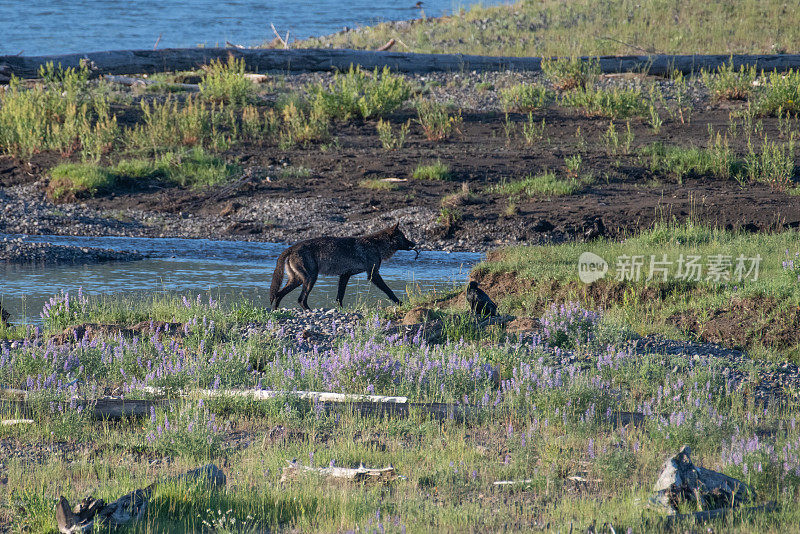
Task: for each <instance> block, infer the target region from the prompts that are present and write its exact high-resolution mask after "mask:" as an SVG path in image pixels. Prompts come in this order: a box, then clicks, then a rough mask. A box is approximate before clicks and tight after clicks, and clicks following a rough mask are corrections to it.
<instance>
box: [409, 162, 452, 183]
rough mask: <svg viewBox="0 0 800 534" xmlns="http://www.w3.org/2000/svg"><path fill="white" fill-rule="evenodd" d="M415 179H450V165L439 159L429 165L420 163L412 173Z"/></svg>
mask: <svg viewBox="0 0 800 534" xmlns="http://www.w3.org/2000/svg"><path fill="white" fill-rule="evenodd" d="M411 177H412V178H414V179H415V180H449V179H450V167H448V166H447V165H445V164H444V163H442V162H441V161H437V162H435V163H429V164H427V165H419V166H417V168H416V169H414V172H413V174H412V175H411Z"/></svg>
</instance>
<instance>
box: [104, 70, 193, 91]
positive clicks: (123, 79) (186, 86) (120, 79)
mask: <svg viewBox="0 0 800 534" xmlns="http://www.w3.org/2000/svg"><path fill="white" fill-rule="evenodd" d="M103 79H104V80H106V81H108V82H111V83H118V84H120V85H127V86H128V87H136V86H140V87H147V86H151V87H152V86H158V85H163V86H165V87H176V88H180V89H183V90H185V91H199V90H200V86H199V85H197V84H196V83H169V82H160V81H157V80H147V79H145V78H134V77H132V76H115V75H113V74H106V75H105V76H103Z"/></svg>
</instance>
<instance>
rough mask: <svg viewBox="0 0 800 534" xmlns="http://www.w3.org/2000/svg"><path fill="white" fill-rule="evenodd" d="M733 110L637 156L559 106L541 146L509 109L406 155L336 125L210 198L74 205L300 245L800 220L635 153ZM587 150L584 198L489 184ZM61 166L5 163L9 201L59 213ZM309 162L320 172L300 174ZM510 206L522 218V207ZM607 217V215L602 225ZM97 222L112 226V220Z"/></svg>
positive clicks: (196, 233)
mask: <svg viewBox="0 0 800 534" xmlns="http://www.w3.org/2000/svg"><path fill="white" fill-rule="evenodd" d="M729 107H730V106H714V109H706V110H704V111H701V112H696V113H695V114H694V116H693V117H692V120H691V123H689V124H680V123H679V122H677V121H675V122H667V123H666V124H665V125H664V126H663V127H662V131H661V132H660V134H658V135H656V134H654V133H653V131H652V129H651V128H650V127H649V126H648V125H647V124H646V123H645V122H644V121H642V120H641V119H633V120H631V122H630V125H631V130H632V132H633V135H634V142H633V150H632V151H631V152H632V153H631V154H628V155H625V154H619V155H614V154H610V153H608V152H607V149H606V146H605V143H604V142H603V140H602V136H603V134H604V133H605V132H606V130H607V129H608V125H609V121H608V120H607V119H599V118H587V117H584V116H582V115H581V114H580V113H579V112H578V111H575V110H571V109H564V108H558V107H556V108H551V109H548V110H546V111H544V112H542V113H540V114H537V115H536V116H535V119H536V120H537V121H541V119H542V118H543V119H545V121H546V124H547V126H546V129H545V139H544V140H541V141H536V142H534V143H533V144H532V145H527V144H525V142H524V141H523V139H522V138H521V135H520V134H519V131H520V129H521V126H522V123H523V122H524V121H525V120H526V119H527V117H524V116H522V115H513V116H511V119H512V121H514V123H515V127H516V128H517V133H516V134H515V135H514V136H512V138H511V139H510V140H509V139H507V138H506V136H505V134H504V117H503V115H502V114H501V113H498V112H496V111H484V112H466V111H465V112H464V114H463V118H464V123H463V125H462V126H461V128H460V130H461V135H457V136H455V137H454V138H453V139H450V140H446V141H443V142H431V141H427V140H425V138H424V137H423V135H422V132H421V129H420V127H419V125H417V124H415V123H413V122H412V126H411V132H410V134H409V136H408V140H407V142H406V145H405V147H403V148H402V149H400V150H396V151H386V150H384V149H383V148H382V147H381V146H380V142H379V140H378V137H377V134H376V132H375V125H374V123H372V122H359V121H356V122H351V123H347V124H338V125H336V126H335V127H334V129H333V132H334V135H335V136H336V142H335V143H334V144H333V145H331V146H329V147H327V148H326V149H321V148H320V147H319V146H310V147H307V148H295V149H290V150H281V149H279V148H277V147H275V146H270V145H260V144H243V145H238V146H236V147H235V148H233V149H231V150H230V151H228V152H227V153H225V154H224V155H225V157H226V158H227V159H229V160H230V161H236V162H238V163H239V164H240V165H241V166H242V167H243V169H244V174H243V176H242V178H241V179H239V180H237V181H235V182H234V183H232V184H228V185H226V186H221V187H214V188H209V189H205V190H198V189H189V188H180V187H167V188H164V187H154V186H153V185H152V184H145V185H144V186H143V187H141V188H138V189H128V190H119V191H116V192H113V193H110V194H107V195H104V196H101V197H97V198H94V199H87V200H82V202H83V203H85V206H84V205H83V204H77V205H75V204H73V205H72V206H81V207H82V209H83V208H85V209H88V210H90V211H91V213H92V215H91V216H92V217H93V218H94V219H97V216H96V214H98V213H101V214H106V215H105V217H106V218H107V219H108V224H107V225H106V226H107V227H108V231H107V232H106V233H108V234H112V235H119V234H120V233H122V234H124V235H142V236H160V235H167V236H173V235H180V236H183V237H187V236H189V237H216V238H236V239H248V240H264V241H295V240H297V239H300V238H304V237H308V236H311V235H319V234H320V233H332V234H347V233H358V232H360V231H366V230H369V229H372V228H377V227H380V226H382V225H385V224H387V223H388V221H391V220H400V221H401V222H403V224H404V226H407V227H410V228H411V230H410V234H411V235H412V236H414V237H416V238H417V239H420V238H423V242H425V241H427V242H428V243H427V244H428V248H433V247H444V248H456V249H467V250H469V249H472V250H486V249H488V248H492V247H494V246H498V245H503V244H508V243H517V242H527V243H533V244H535V243H541V242H552V241H562V240H569V239H576V238H577V239H582V238H585V237H595V236H597V235H606V236H609V237H614V236H619V235H624V234H626V233H630V232H633V231H635V230H637V229H641V228H647V227H650V226H651V225H652V224H653V222H654V221H659V220H671V219H673V218H674V219H677V220H685V219H687V218H693V219H694V220H696V221H702V222H705V223H708V224H711V225H715V226H720V227H725V228H730V229H740V228H743V229H746V230H748V231H771V230H779V229H782V228H787V227H798V226H800V196H792V195H787V194H786V193H785V192H783V191H778V190H775V189H773V188H771V187H769V186H767V185H764V184H749V185H747V186H746V187H742V186H740V185H739V184H738V183H737V182H735V181H733V180H727V181H724V180H714V179H710V178H707V177H692V176H690V177H688V178H686V179H685V181H684V183H683V184H678V183H676V180H675V179H674V178H673V177H671V176H666V175H656V174H654V173H653V172H651V171H650V170H649V168H648V161H647V160H646V159H645V158H642V157H640V156H638V155H635V149H636V147H639V146H644V145H647V144H650V143H652V142H655V141H661V142H663V143H665V144H680V145H698V146H703V145H705V144H706V142H707V140H708V128H709V125H711V126H713V127H714V128H715V130H717V131H719V130H722V129H724V128H725V127H726V126H727V124H728V122H729V112H730V109H729ZM413 118H414V115H413V113H412V112H410V111H404V112H401V113H398V114H395V115H394V116H392V117H391V121H392V123H393V124H395V127H396V125H398V124H401V123H404V122H405V121H407V120H408V119H413ZM618 124H620V123H618ZM620 129H624V123H622V126H621V128H620ZM764 129H765V131H766V132H767V134H768V135H769V136H770V138H772V139H776V138H778V137H779V133H778V131H777V120H774V119H764ZM578 131H579V132H580V135H581V136H582V138H583V140H584V142H583V144H581V145H579V144H578V143H577V141H576V132H578ZM738 141H739V143H738V144H742V140H741V139H739V140H738ZM734 148H735V149H736V150H737V151H739V152H743V151H744V146H736V143H734ZM574 154H580V155H581V156H582V166H581V175H583V176H585V175H588V174H589V173H591V174H592V175H594V176H595V177H597V180H596V181H595V183H594V184H592V185H589V186H586V187H585V188H584V189H583V190H582V191H579V192H578V193H576V194H574V195H570V196H565V197H556V198H527V197H525V198H522V197H520V198H513V199H509V198H508V197H507V196H504V195H501V194H498V193H493V192H489V190H488V188H490V187H491V186H493V185H497V184H500V183H503V182H504V181H506V180H515V179H519V178H521V177H524V176H526V175H528V174H532V173H533V174H536V173H541V172H544V171H547V170H552V171H555V172H556V173H558V174H559V175H565V173H566V167H565V162H564V159H565V158H566V157H569V156H572V155H574ZM436 160H440V161H442V162H443V163H446V164H447V165H449V166H450V168H451V171H452V180H450V181H421V180H413V179H412V178H411V174H412V172H413V170H414V168H415V167H416V166H417V165H419V164H420V163H427V162H430V161H436ZM59 161H63V160H62V159H61V158H60V157H59V156H58V155H57V154H37V155H35V156H34V157H33V158H32V160H31V161H30V162H23V161H19V160H16V159H13V158H9V157H3V158H0V186H2V189H0V196H2V195H3V193H4V192H5V193H6V194H8V196H9V198H11V196H12V195H16V196H17V198H18V199H19V198H20V195H23V196H25V195H27V196H28V197H31V201H30V202H31V205H33V204H35V203H45V204H48V205H49V207H48V208H47V209H48V210H50V212H54V211H57V210H58V209H59V208H58V206H53V205H52V204H49V201H47V200H45V199H44V193H43V191H44V189H45V188H46V185H47V182H48V177H47V170H48V169H49V168H50V167H51V166H53V165H54V164H55V163H57V162H59ZM300 168H303V169H307V170H308V172H307V173H304V172H301V173H297V172H293V171H296V170H297V169H300ZM306 174H307V175H306ZM386 177H389V178H400V179H404V180H406V181H401V182H395V184H396V185H397V188H396V189H395V190H388V191H384V190H372V189H365V188H364V187H361V186H360V185H359V183H360V182H361V181H362V180H366V179H380V178H386ZM33 183H36V184H37V188H36V191H39V192H40V194H36V193H33V192H32V190H30V189H24V187H25V184H28V185H27V187H28V188H30V184H33ZM462 183H466V184H467V185H468V187H469V190H470V192H471V193H472V194H471V195H469V196H466V197H463V198H461V199H456V200H455V201H453V202H451V205H455V208H456V209H458V210H459V211H460V212H461V213H462V218H461V220H460V221H458V222H456V223H455V224H448V225H443V224H440V223H437V222H436V221H435V219H436V217H437V215H438V213H439V210H440V208H441V206H442V201H443V199H444V197H446V196H448V195H452V194H456V193H458V192H460V191H461V190H462ZM20 184H23V185H20ZM20 187H22V188H23V189H20ZM33 197H37V198H33ZM510 203H513V204H514V205H515V208H514V210H509V204H510ZM26 205H27V204H26ZM10 210H11V208H6V212H8V213H4V212H3V210H0V231H6V232H26V233H61V234H70V233H75V234H80V233H87V228H85V227H82V228H73V227H72V225H71V224H69V222H67V223H66V224H64V222H60V221H58V220H50V221H45V222H44V223H42V224H31V222H30V221H29V220H27V219H26V215H25V214H22V215H20V214H19V213H17V211H16V210H14V211H13V213H12V212H11V211H10ZM27 211H30V210H26V213H27ZM108 214H115V215H114V216H110V215H108ZM120 214H121V215H120ZM28 217H30V216H28ZM154 219H156V221H155V222H154ZM162 219H163V220H162ZM598 219H600V220H601V221H602V224H601V225H600V227H599V229H598V225H597V220H598ZM94 223H96V224H99V225H100V226H103V222H102V221H96V220H94ZM84 226H85V225H84ZM101 230H102V229H101ZM101 230H99V231H101Z"/></svg>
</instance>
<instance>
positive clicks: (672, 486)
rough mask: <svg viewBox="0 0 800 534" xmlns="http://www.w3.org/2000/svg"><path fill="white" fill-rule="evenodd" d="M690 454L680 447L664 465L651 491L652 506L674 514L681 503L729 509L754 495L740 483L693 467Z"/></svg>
mask: <svg viewBox="0 0 800 534" xmlns="http://www.w3.org/2000/svg"><path fill="white" fill-rule="evenodd" d="M691 452H692V451H691V449H690V448H689V447H688V446H684V447H683V448H682V449H681V450H680V452H679V453H678V454H676V455H675V456H673V457H671V458H668V459H667V461H666V462H664V470H663V471H662V472H661V476H659V477H658V481H657V482H656V484H655V486H654V487H653V491H654V492H655V494H654V495H653V496H652V497H651V498H650V501H651V503H652V504H654V505H656V506H657V507H660V508H661V509H663V510H665V511H667V512H670V513H677V512H678V511H679V509H680V506H681V504H682V503H694V504H695V505H696V506H697V507H698V508H700V509H701V510H711V509H717V508H730V507H735V506H739V505H740V504H745V503H747V502H748V501H749V500H750V498H751V496H754V495H755V492H754V491H753V489H752V488H751V487H750V486H748V485H747V484H745V483H744V482H742V481H740V480H736V479H735V478H732V477H729V476H727V475H723V474H722V473H717V472H716V471H712V470H710V469H705V468H703V467H697V466H695V465H694V464H693V463H692V460H691V458H690V455H691Z"/></svg>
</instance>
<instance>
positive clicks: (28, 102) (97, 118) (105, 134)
mask: <svg viewBox="0 0 800 534" xmlns="http://www.w3.org/2000/svg"><path fill="white" fill-rule="evenodd" d="M39 74H40V76H41V77H42V78H43V80H44V83H43V84H39V85H36V86H35V87H33V88H32V89H26V88H25V87H23V86H22V85H21V84H20V83H19V80H16V79H13V80H12V81H11V83H10V84H9V86H8V88H7V89H6V91H4V92H3V93H0V95H2V96H0V151H2V152H3V153H6V154H12V155H18V156H22V157H30V156H31V155H32V154H34V153H36V152H41V151H45V150H56V151H58V152H60V153H61V154H62V155H64V156H69V155H71V154H73V153H76V152H78V153H81V155H82V156H83V157H84V158H85V159H90V160H97V159H99V158H100V157H101V156H102V155H103V154H105V153H107V152H108V151H110V150H111V148H112V146H113V143H114V142H115V140H116V139H117V137H118V135H119V127H118V125H117V118H116V117H115V116H114V115H112V114H111V111H110V106H109V103H108V99H107V98H106V96H105V94H103V92H102V91H99V90H96V89H95V88H94V87H93V86H91V85H90V84H89V82H88V76H89V73H88V69H86V68H85V67H82V68H80V69H72V68H68V69H65V70H62V69H61V68H60V67H58V68H56V67H54V66H53V64H52V63H48V64H47V66H46V67H42V68H41V69H40V72H39Z"/></svg>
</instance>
